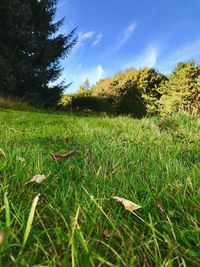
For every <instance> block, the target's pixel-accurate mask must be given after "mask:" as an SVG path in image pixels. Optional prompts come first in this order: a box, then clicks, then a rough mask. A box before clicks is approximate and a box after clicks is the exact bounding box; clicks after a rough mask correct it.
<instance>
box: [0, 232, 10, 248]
mask: <svg viewBox="0 0 200 267" xmlns="http://www.w3.org/2000/svg"><path fill="white" fill-rule="evenodd" d="M7 234H8V230H7V231H1V232H0V246H1V245H3V242H4V240H5V238H6V236H7Z"/></svg>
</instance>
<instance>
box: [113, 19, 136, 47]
mask: <svg viewBox="0 0 200 267" xmlns="http://www.w3.org/2000/svg"><path fill="white" fill-rule="evenodd" d="M136 28H137V23H131V24H130V25H128V27H126V29H125V30H124V32H123V34H122V36H121V39H120V41H119V42H118V43H117V45H116V46H115V47H114V50H115V51H117V50H119V49H120V48H121V47H122V46H123V45H124V44H125V43H126V42H127V41H128V40H129V38H130V37H131V35H132V34H133V33H134V31H135V30H136Z"/></svg>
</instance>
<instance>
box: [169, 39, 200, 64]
mask: <svg viewBox="0 0 200 267" xmlns="http://www.w3.org/2000/svg"><path fill="white" fill-rule="evenodd" d="M196 56H200V39H197V40H195V41H193V42H190V43H187V44H185V45H183V46H182V47H179V48H178V49H177V50H176V51H175V52H174V53H172V55H171V56H170V61H171V62H180V61H186V60H190V59H194V57H196Z"/></svg>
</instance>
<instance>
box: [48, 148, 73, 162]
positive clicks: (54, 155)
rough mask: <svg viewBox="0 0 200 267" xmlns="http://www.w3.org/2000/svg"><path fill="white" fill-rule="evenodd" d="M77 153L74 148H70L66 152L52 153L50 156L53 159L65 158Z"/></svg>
mask: <svg viewBox="0 0 200 267" xmlns="http://www.w3.org/2000/svg"><path fill="white" fill-rule="evenodd" d="M76 153H77V151H76V150H72V151H70V152H68V153H66V154H52V155H51V157H52V159H53V160H60V159H67V158H69V157H72V156H73V155H75V154H76Z"/></svg>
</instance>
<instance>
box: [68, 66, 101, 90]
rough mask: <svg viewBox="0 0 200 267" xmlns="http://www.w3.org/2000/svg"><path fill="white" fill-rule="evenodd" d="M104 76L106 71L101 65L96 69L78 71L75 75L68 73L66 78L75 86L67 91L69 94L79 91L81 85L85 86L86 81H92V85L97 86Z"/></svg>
mask: <svg viewBox="0 0 200 267" xmlns="http://www.w3.org/2000/svg"><path fill="white" fill-rule="evenodd" d="M103 74H104V69H103V67H102V65H100V64H99V65H97V66H95V67H92V68H88V69H85V70H83V71H80V69H77V71H76V72H73V73H70V72H66V77H67V78H68V79H67V80H68V81H67V82H70V81H72V82H73V84H72V85H71V86H70V87H69V88H68V89H67V92H75V91H76V90H78V89H79V87H80V85H81V84H83V83H84V81H85V80H86V79H88V80H89V81H90V84H91V85H92V84H95V83H96V82H97V81H98V80H100V79H101V78H103ZM64 76H65V75H63V78H64ZM69 80H70V81H69Z"/></svg>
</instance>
